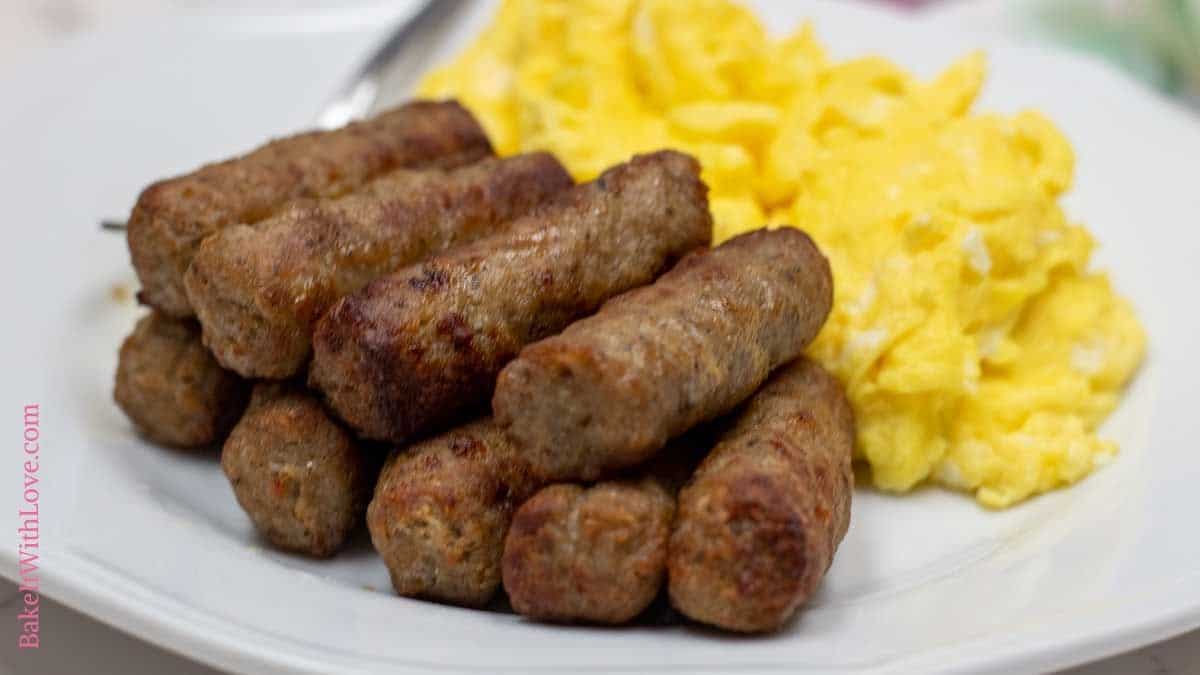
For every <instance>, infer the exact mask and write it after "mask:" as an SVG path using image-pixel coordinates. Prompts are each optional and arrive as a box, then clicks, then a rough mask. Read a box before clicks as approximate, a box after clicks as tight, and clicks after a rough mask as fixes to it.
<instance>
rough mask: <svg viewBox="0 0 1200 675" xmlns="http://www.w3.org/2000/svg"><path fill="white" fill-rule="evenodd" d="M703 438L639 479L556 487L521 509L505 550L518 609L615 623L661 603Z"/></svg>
mask: <svg viewBox="0 0 1200 675" xmlns="http://www.w3.org/2000/svg"><path fill="white" fill-rule="evenodd" d="M710 445H711V444H710V443H709V442H708V441H707V439H706V438H701V437H697V436H696V435H693V434H688V435H687V436H686V437H685V438H684V439H680V440H679V441H674V442H672V443H671V444H670V445H669V446H668V447H667V449H665V450H663V452H661V453H659V455H658V456H657V457H655V459H654V461H653V462H652V463H651V465H650V466H648V467H646V468H645V469H643V470H641V471H639V472H638V473H640V474H641V475H640V477H637V478H627V479H623V480H610V481H605V482H603V483H597V484H596V485H593V486H591V487H586V488H585V487H581V486H579V485H575V484H572V483H559V484H557V485H551V486H549V487H546V488H543V489H542V490H540V491H538V493H537V494H535V495H534V496H533V497H531V498H530V499H529V500H528V501H526V502H525V503H524V504H522V505H521V508H519V509H517V513H516V515H514V516H513V521H512V526H511V527H510V528H509V530H508V536H507V538H506V539H505V543H504V560H503V572H504V589H505V591H507V592H508V599H509V602H511V603H512V607H513V609H514V610H515V611H516V612H517V613H519V614H523V615H525V616H529V617H532V618H535V619H542V620H547V621H561V622H575V621H579V622H589V623H606V624H619V623H625V622H627V621H630V620H631V619H633V618H634V617H636V616H637V615H639V614H641V612H642V611H643V610H644V609H646V607H648V606H649V605H650V603H651V602H652V601H653V600H654V598H655V597H656V596H657V595H658V591H659V588H660V587H661V586H662V583H663V579H664V578H665V577H666V567H667V538H668V536H669V535H670V528H671V520H672V518H673V517H674V515H675V495H676V492H677V491H678V489H679V486H680V485H682V484H683V482H684V481H685V480H686V479H687V477H688V476H689V475H690V473H691V470H692V469H693V468H695V465H696V463H697V462H698V461H699V459H700V457H701V456H702V454H703V451H705V450H707V449H708V447H710Z"/></svg>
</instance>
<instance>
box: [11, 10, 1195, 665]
mask: <svg viewBox="0 0 1200 675" xmlns="http://www.w3.org/2000/svg"><path fill="white" fill-rule="evenodd" d="M758 4H759V5H760V6H761V9H762V12H763V16H764V17H766V18H767V19H768V20H769V21H770V22H771V25H773V26H776V27H778V28H780V29H786V28H787V27H789V26H791V25H792V24H793V23H794V22H795V20H796V19H797V18H799V17H802V16H812V17H813V18H815V19H816V20H817V24H818V31H819V34H820V35H821V37H822V38H823V39H824V40H826V41H827V42H828V43H830V44H831V45H832V46H833V48H834V51H835V52H836V53H837V54H838V55H842V56H845V55H850V54H857V53H861V52H864V51H880V52H883V53H884V54H886V55H888V56H889V57H891V58H894V59H896V60H898V61H901V62H903V63H906V64H908V65H910V66H911V67H913V68H915V69H916V70H917V71H918V72H920V73H923V74H931V73H933V72H934V71H936V69H937V68H938V67H940V66H943V65H945V64H948V63H949V62H950V61H951V60H952V59H953V58H954V56H956V55H958V54H960V53H962V52H964V51H966V50H968V49H970V48H972V47H975V46H980V45H981V44H982V43H984V42H987V41H988V40H989V39H987V38H984V37H983V36H972V35H967V34H964V33H963V32H962V31H952V30H948V29H947V28H946V27H945V26H939V25H938V24H936V23H933V22H929V21H922V22H915V21H909V20H901V19H898V18H895V17H892V16H891V15H887V14H883V13H879V12H876V11H873V10H871V11H868V10H864V9H860V8H857V7H850V6H846V5H842V4H838V3H833V2H830V3H794V2H779V3H765V2H764V3H758ZM403 9H404V8H403V7H401V8H399V9H396V8H386V7H382V8H381V7H373V6H360V7H359V8H357V9H356V10H355V11H353V12H345V11H333V10H326V11H323V12H321V11H318V12H315V13H314V14H312V15H309V16H302V17H298V18H296V17H293V18H289V19H287V20H286V21H284V20H280V19H278V18H271V19H262V18H253V17H221V16H206V15H197V16H190V17H186V18H184V19H172V20H167V19H161V20H155V21H154V22H149V23H142V24H137V25H132V26H129V27H127V28H126V29H124V30H120V31H116V32H109V33H106V34H103V35H100V36H96V37H93V38H88V39H86V40H83V41H79V42H75V43H73V44H71V45H69V46H67V47H65V48H62V49H60V50H58V51H57V52H56V53H54V54H52V55H51V56H49V57H48V58H46V59H44V60H43V61H41V62H39V63H37V64H32V65H29V66H27V67H25V68H24V69H22V70H20V71H17V72H10V73H9V74H7V76H5V77H4V78H3V80H0V91H3V92H4V101H5V103H6V105H5V107H4V109H3V110H0V136H2V140H3V143H2V144H0V147H2V148H3V152H2V155H0V185H2V186H4V187H3V190H4V193H3V200H2V201H0V203H2V204H3V207H4V210H3V214H4V216H5V218H6V221H7V230H6V232H5V234H6V235H7V238H6V245H5V246H4V247H3V255H4V264H3V265H2V266H0V269H2V270H3V272H2V274H3V275H4V282H5V283H4V288H5V289H6V293H5V295H4V299H3V303H4V305H3V309H4V310H5V311H4V314H3V316H4V317H5V321H6V326H5V328H4V331H3V333H0V347H2V348H3V354H4V357H5V359H6V363H5V370H4V374H5V378H4V380H3V383H2V384H0V395H2V396H3V404H2V406H0V410H3V411H5V413H4V414H5V417H6V419H8V420H9V423H8V424H7V425H6V426H5V427H4V428H5V429H6V430H7V431H5V432H4V433H5V434H7V435H8V441H6V442H5V446H6V447H7V448H10V450H9V452H10V453H12V454H8V455H5V457H7V458H8V459H7V460H6V461H7V462H8V465H7V466H6V467H4V472H5V475H7V476H9V478H8V479H7V480H6V481H5V485H6V486H7V487H3V488H0V500H3V501H4V502H5V503H7V504H9V506H10V508H11V507H14V506H16V505H17V504H18V503H19V500H20V492H19V487H18V483H19V481H18V480H17V476H18V475H19V473H20V464H21V462H22V461H23V460H22V458H21V457H19V454H20V453H19V451H18V450H17V448H19V443H18V438H17V437H18V434H19V433H20V432H19V427H18V424H17V423H16V422H15V421H14V420H17V419H19V413H18V411H19V410H20V408H21V406H22V405H24V404H26V403H32V402H37V403H40V405H41V411H42V412H41V418H42V425H43V427H42V429H43V435H44V437H43V451H42V468H41V471H40V476H41V484H40V487H41V489H42V491H41V503H42V506H41V508H42V547H43V550H42V553H43V557H42V560H41V563H42V565H43V568H42V580H43V584H44V590H45V591H46V592H47V593H49V594H50V595H53V596H54V597H56V598H59V599H61V600H62V601H64V602H66V603H68V604H70V605H72V606H74V607H77V608H79V609H81V610H83V611H85V612H87V613H89V614H92V615H94V616H96V617H98V618H100V619H102V620H104V621H107V622H110V623H113V624H114V625H116V626H118V627H120V628H123V629H125V630H128V631H130V632H132V633H134V634H136V635H139V636H142V637H144V638H145V639H148V640H151V641H153V642H156V643H158V644H161V645H164V646H167V647H169V648H171V649H174V650H177V651H180V652H183V653H186V654H188V655H190V656H192V657H195V658H197V659H200V660H202V661H205V662H208V663H211V664H214V665H217V666H220V667H223V668H227V669H230V670H237V671H241V672H246V673H266V672H311V673H328V672H378V671H387V672H410V671H424V670H439V671H447V670H449V671H477V672H497V671H515V672H562V671H564V670H567V669H586V670H588V671H596V672H600V671H626V672H628V671H650V672H694V671H697V670H703V671H710V672H727V671H737V672H751V671H772V672H778V671H785V670H786V671H820V672H828V671H855V672H860V671H861V672H894V671H906V672H908V671H924V672H928V671H939V670H951V671H972V672H1014V671H1024V670H1034V669H1043V668H1051V667H1061V666H1066V665H1069V664H1074V663H1079V662H1083V661H1086V660H1091V659H1096V658H1100V657H1102V656H1105V655H1108V654H1111V653H1115V652H1117V651H1120V650H1124V649H1128V648H1132V647H1134V646H1137V645H1139V644H1143V643H1145V642H1148V641H1151V640H1154V639H1159V638H1165V637H1168V636H1170V635H1172V634H1175V633H1179V632H1182V631H1184V630H1187V629H1189V628H1192V627H1194V626H1197V625H1200V537H1197V536H1196V535H1197V526H1196V523H1195V517H1196V515H1197V512H1198V505H1200V500H1198V499H1197V496H1196V495H1197V492H1198V487H1200V486H1198V485H1197V483H1198V482H1200V452H1197V450H1196V443H1197V439H1198V438H1200V423H1198V421H1197V420H1198V419H1200V415H1197V414H1196V413H1195V411H1194V410H1193V408H1194V406H1195V401H1196V394H1197V386H1196V384H1195V383H1196V378H1197V376H1198V375H1200V372H1198V370H1200V369H1197V368H1196V365H1197V362H1198V357H1197V356H1196V354H1197V351H1196V345H1197V344H1200V330H1198V328H1200V322H1198V320H1197V313H1196V305H1197V303H1196V300H1195V293H1196V291H1197V289H1198V288H1200V284H1198V283H1197V281H1198V280H1200V279H1198V274H1197V272H1196V269H1197V267H1196V266H1197V253H1198V252H1200V246H1198V243H1200V235H1198V234H1197V228H1196V225H1197V220H1196V218H1197V214H1198V213H1200V183H1198V182H1197V178H1198V176H1200V124H1197V122H1196V120H1195V119H1194V118H1191V117H1189V116H1188V114H1187V113H1184V112H1183V111H1181V110H1179V109H1176V108H1175V107H1173V106H1172V105H1171V104H1168V103H1166V102H1165V101H1162V100H1159V99H1158V98H1156V97H1155V96H1154V95H1152V94H1150V93H1148V92H1147V91H1144V90H1143V89H1142V88H1140V87H1139V86H1137V85H1135V84H1133V83H1131V82H1129V81H1127V80H1126V79H1124V78H1123V77H1122V76H1120V75H1118V74H1116V73H1114V72H1112V71H1110V70H1108V69H1106V68H1105V67H1102V66H1100V65H1097V64H1095V63H1092V62H1090V61H1086V60H1082V59H1080V58H1077V57H1071V56H1067V55H1064V54H1060V53H1056V52H1050V51H1044V50H1040V49H1034V48H1028V47H1014V46H1007V45H1001V44H988V45H984V46H988V47H989V50H990V54H991V62H992V76H991V79H990V81H989V83H988V86H987V89H986V94H985V96H984V98H983V105H984V106H985V107H988V108H996V109H1000V110H1004V111H1013V110H1016V109H1018V108H1021V107H1026V106H1036V107H1039V108H1041V109H1043V110H1045V111H1046V112H1048V113H1049V114H1050V116H1051V117H1052V118H1053V119H1055V120H1056V121H1057V122H1058V123H1059V124H1060V125H1061V127H1062V128H1063V129H1064V130H1065V132H1066V133H1067V135H1068V136H1069V137H1070V138H1071V140H1072V142H1073V143H1074V145H1075V147H1076V149H1077V152H1078V157H1079V162H1078V180H1077V185H1076V188H1075V190H1074V191H1073V193H1072V194H1071V195H1070V197H1069V199H1068V207H1069V211H1070V214H1071V215H1072V216H1073V217H1074V218H1077V219H1079V220H1082V221H1083V222H1086V223H1087V224H1088V225H1089V226H1090V227H1091V229H1092V231H1093V232H1094V233H1095V234H1096V236H1097V237H1098V239H1099V241H1100V242H1102V249H1101V251H1100V254H1099V259H1100V262H1101V263H1102V264H1103V265H1105V266H1108V267H1110V268H1111V270H1112V271H1113V275H1114V277H1115V280H1116V282H1117V285H1118V287H1119V288H1120V289H1121V290H1122V291H1123V292H1124V293H1126V294H1127V295H1129V296H1130V297H1131V298H1132V299H1133V300H1134V302H1135V304H1136V306H1137V308H1138V311H1139V313H1140V315H1141V318H1142V320H1143V321H1144V322H1145V325H1146V327H1147V329H1148V331H1149V335H1150V355H1149V358H1148V360H1147V363H1146V366H1145V368H1144V369H1143V370H1142V371H1141V373H1140V375H1139V376H1138V378H1137V380H1136V381H1135V383H1134V385H1133V387H1132V389H1131V390H1130V392H1129V395H1128V397H1127V398H1126V400H1125V402H1124V403H1123V405H1122V406H1121V407H1120V409H1119V410H1118V411H1117V413H1116V414H1115V415H1114V416H1113V417H1112V419H1111V420H1110V421H1109V423H1108V424H1107V425H1106V427H1105V429H1104V432H1105V434H1106V435H1108V436H1110V437H1112V438H1114V439H1116V440H1117V441H1119V442H1120V444H1121V447H1122V452H1121V454H1120V455H1119V457H1118V458H1117V460H1116V461H1115V462H1114V463H1113V464H1112V465H1111V466H1109V467H1108V468H1106V469H1104V470H1102V471H1100V472H1099V473H1098V474H1096V475H1095V476H1093V477H1092V478H1089V479H1088V480H1086V481H1084V482H1083V483H1082V484H1081V485H1080V486H1078V487H1076V488H1073V489H1071V490H1066V491H1062V492H1058V493H1054V494H1051V495H1048V496H1046V497H1042V498H1039V499H1035V500H1033V501H1031V502H1029V503H1028V504H1025V505H1023V506H1021V507H1019V508H1016V509H1012V510H1010V511H1006V512H1004V513H989V512H986V511H984V510H982V509H980V508H978V507H977V506H975V504H974V503H973V502H971V501H970V500H968V499H966V498H964V497H961V496H958V495H953V494H947V493H944V492H941V491H939V490H935V489H930V490H924V491H921V492H919V493H918V494H915V495H912V496H909V497H905V498H894V497H885V496H881V495H879V494H875V493H872V492H871V491H868V490H859V491H858V493H857V494H856V495H855V505H854V518H853V526H852V528H851V531H850V534H849V535H848V537H847V539H846V541H845V543H844V544H843V545H842V548H841V550H840V551H839V553H838V557H837V560H836V563H835V565H834V567H833V569H832V570H831V573H830V575H829V578H828V579H827V581H826V583H825V585H824V587H823V589H822V590H821V592H820V594H819V596H818V597H817V598H816V599H815V601H814V602H812V603H811V606H810V607H808V609H807V610H806V611H805V612H803V614H802V616H801V617H800V618H799V620H798V621H796V622H795V623H794V624H793V625H792V626H791V627H790V628H789V629H788V630H786V631H784V632H783V633H781V634H779V635H775V636H771V637H765V638H756V639H748V638H734V637H729V636H723V635H718V634H715V633H712V632H708V631H705V630H701V629H694V628H679V627H676V628H649V627H643V628H635V629H628V630H595V629H587V628H561V627H549V626H541V625H535V624H531V623H528V622H525V621H523V620H521V619H519V618H516V617H513V616H507V615H501V614H494V613H485V612H477V611H470V610H464V609H458V608H454V607H445V606H440V605H434V604H428V603H422V602H417V601H413V600H406V599H400V598H397V597H395V596H393V595H392V594H391V593H390V592H389V589H388V583H387V577H386V574H385V571H384V568H383V566H382V564H381V563H380V562H379V560H378V559H377V558H376V557H375V556H374V555H373V553H372V552H371V551H370V549H369V547H368V546H366V544H365V542H364V541H363V540H361V539H360V541H359V542H358V544H357V546H356V548H354V549H353V550H352V551H350V552H348V553H345V554H343V555H341V556H339V557H337V558H336V559H335V560H334V561H333V562H327V563H317V562H311V561H308V560H305V559H302V558H299V557H294V556H289V555H284V554H280V553H277V552H274V551H272V550H270V549H268V548H266V547H265V546H264V545H263V544H262V542H261V541H259V540H258V539H257V538H256V537H255V536H254V534H253V532H252V530H251V528H250V526H249V524H248V522H247V521H246V519H245V517H244V516H243V515H242V514H241V512H240V511H239V509H238V507H237V505H236V504H235V503H234V500H233V498H232V495H231V493H230V491H229V489H228V487H227V485H226V483H225V481H224V479H223V478H222V476H221V474H220V472H219V470H218V468H217V466H216V463H215V457H212V456H204V457H197V456H193V455H187V454H184V453H179V452H171V451H165V450H162V449H159V448H155V447H151V446H149V445H147V444H145V443H143V442H141V441H139V440H138V439H137V438H136V437H135V436H134V435H133V434H132V433H131V431H130V428H129V425H128V424H127V423H126V421H125V420H124V419H123V418H122V416H121V415H120V413H119V412H118V411H117V409H116V408H115V407H114V406H113V405H112V403H111V378H112V373H113V369H114V366H115V353H116V345H117V344H118V342H119V341H120V339H121V337H122V336H123V335H124V334H125V333H126V332H127V331H128V330H129V328H130V326H131V325H132V324H133V321H134V318H135V316H136V314H137V310H136V308H135V307H133V305H132V304H130V303H129V302H128V301H126V302H117V301H115V300H114V299H112V294H111V289H113V288H114V287H115V286H120V287H124V288H126V289H129V288H133V286H134V277H133V274H132V271H131V270H130V268H129V264H128V258H127V254H126V251H125V247H124V242H123V241H122V238H121V237H119V236H114V235H111V234H105V233H101V232H98V231H97V230H96V226H95V223H96V220H97V218H98V217H101V216H118V217H119V216H121V215H123V214H125V213H126V212H127V211H128V208H129V206H130V205H131V202H132V200H133V198H134V197H135V196H136V194H137V192H138V190H139V189H140V188H141V187H142V186H143V185H144V184H145V183H147V182H149V181H150V180H152V179H154V178H156V177H159V176H162V175H165V174H169V173H172V172H177V171H181V170H186V169H189V168H191V167H193V166H195V165H196V164H198V163H200V162H202V161H205V160H210V159H213V158H216V157H221V156H224V155H227V154H230V153H233V152H235V151H238V150H241V149H244V148H247V147H250V146H253V145H255V144H256V143H257V142H259V141H261V140H262V139H263V138H265V137H266V136H268V135H271V134H278V133H282V132H285V131H288V130H291V129H295V128H298V127H302V126H304V125H306V124H307V123H308V121H309V120H311V119H312V118H313V116H314V115H315V113H316V110H317V109H318V107H319V105H320V103H321V102H322V100H323V97H324V95H325V93H326V92H328V91H330V90H331V89H332V88H333V87H334V85H335V84H336V83H337V82H339V80H340V78H341V77H342V76H343V75H344V74H345V73H346V72H348V70H349V69H350V68H351V67H352V65H353V64H354V63H355V62H356V61H357V60H358V59H359V58H360V57H361V56H362V55H363V53H364V50H365V49H367V48H368V47H369V45H370V44H371V43H372V42H373V41H374V40H375V39H377V38H378V37H379V35H380V32H379V31H380V30H381V29H382V28H383V27H384V26H385V25H386V22H387V20H388V18H389V17H392V16H395V15H396V14H397V13H399V12H401V11H402V10H403ZM466 33H467V31H466V30H465V29H464V31H461V34H460V35H458V36H457V37H456V39H458V40H461V39H462V38H465V37H466ZM452 47H453V45H448V46H447V49H450V48H452ZM15 511H16V509H15V508H13V509H12V511H10V513H14V516H15ZM10 541H14V540H10ZM16 569H17V567H16V551H15V544H9V545H5V546H3V547H0V572H2V573H3V574H4V575H5V576H9V577H12V576H14V575H15V572H16ZM43 630H44V631H45V635H44V636H43V641H44V642H46V643H54V644H57V645H59V646H60V647H59V648H67V647H66V646H65V645H66V643H65V642H64V641H63V640H64V639H65V637H66V636H53V630H54V627H53V626H50V625H46V626H43ZM52 636H53V637H52Z"/></svg>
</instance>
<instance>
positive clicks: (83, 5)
mask: <svg viewBox="0 0 1200 675" xmlns="http://www.w3.org/2000/svg"><path fill="white" fill-rule="evenodd" d="M973 3H975V6H974V7H972V4H973ZM234 4H237V3H235V2H233V0H91V1H88V0H0V68H4V67H12V66H16V65H18V64H19V63H20V61H21V60H22V59H23V58H33V57H34V56H35V55H36V54H37V50H38V49H39V48H40V47H42V46H44V45H47V44H52V43H53V42H55V41H56V40H59V39H62V38H64V37H66V36H68V35H72V34H75V33H79V32H83V31H90V30H97V29H98V28H102V27H103V26H104V25H106V24H108V23H110V22H113V21H120V20H122V19H126V18H130V17H134V16H139V15H144V14H149V13H155V12H167V11H172V10H173V9H174V8H180V7H195V6H197V5H217V6H220V5H229V6H233V5H234ZM255 4H256V5H259V6H263V5H266V6H271V7H273V8H275V9H284V8H285V7H286V6H288V5H289V4H293V5H296V4H298V5H304V6H308V7H312V6H313V5H321V4H338V3H336V2H334V1H333V0H258V2H256V3H255ZM997 7H999V3H998V2H996V1H995V0H984V1H983V2H977V0H960V1H959V2H958V3H956V4H955V8H954V11H955V13H957V14H960V15H961V17H962V19H963V20H964V21H967V22H972V21H974V22H977V23H979V24H980V25H983V24H987V23H992V21H993V19H995V17H996V16H997V11H996V8H997ZM18 598H19V594H18V593H17V591H16V587H15V586H14V585H13V584H11V583H9V582H8V581H5V580H0V613H10V612H11V613H15V611H16V607H17V603H18V602H19V600H18ZM41 626H42V630H43V635H42V647H41V648H40V649H38V650H25V651H22V650H19V649H18V648H17V645H16V637H15V636H16V632H15V631H16V629H15V624H14V626H13V627H12V628H13V632H12V633H11V635H10V639H3V638H0V674H3V675H8V674H10V673H14V674H15V673H21V674H22V675H25V674H28V675H65V674H74V673H95V674H97V675H99V674H101V673H122V674H124V675H159V674H161V673H171V674H172V675H217V673H218V671H216V670H213V669H212V668H208V667H207V666H204V665H201V664H198V663H195V662H193V661H190V660H188V659H185V658H183V657H181V656H178V655H176V654H174V653H172V652H170V651H167V650H164V649H160V648H158V647H155V646H153V645H150V644H148V643H145V642H142V641H140V640H138V639H137V638H135V637H132V636H130V635H127V634H125V633H123V632H121V630H120V629H119V627H116V628H114V627H111V626H108V625H105V624H103V623H101V622H99V621H96V620H94V619H91V618H90V617H87V616H84V615H82V614H79V613H78V612H76V611H74V610H72V609H70V608H67V607H65V606H63V605H61V604H59V603H56V602H54V601H53V600H51V599H49V598H45V597H43V599H42V603H41ZM1065 672H1066V673H1069V674H1070V675H1200V630H1197V631H1193V632H1191V633H1188V634H1185V635H1182V636H1179V637H1177V638H1175V639H1172V640H1167V641H1165V642H1160V643H1158V644H1154V645H1150V646H1148V647H1145V648H1143V649H1139V650H1136V651H1133V652H1129V653H1126V654H1122V655H1120V656H1116V657H1113V658H1110V659H1106V660H1104V661H1100V662H1097V663H1093V664H1090V665H1087V666H1083V667H1080V668H1075V669H1072V670H1070V671H1065Z"/></svg>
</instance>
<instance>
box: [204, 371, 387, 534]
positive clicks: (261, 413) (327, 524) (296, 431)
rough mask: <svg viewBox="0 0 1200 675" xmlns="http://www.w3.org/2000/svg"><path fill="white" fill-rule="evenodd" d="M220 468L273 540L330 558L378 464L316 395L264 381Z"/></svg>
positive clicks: (359, 509)
mask: <svg viewBox="0 0 1200 675" xmlns="http://www.w3.org/2000/svg"><path fill="white" fill-rule="evenodd" d="M221 468H222V469H223V470H224V471H225V476H226V477H227V478H228V479H229V484H230V485H231V486H232V487H233V492H234V495H235V496H236V497H237V500H238V503H239V504H241V506H242V509H243V510H244V511H245V512H246V515H248V516H250V520H251V521H253V523H254V526H255V527H256V528H257V529H258V531H259V532H260V533H262V535H263V536H264V537H265V538H266V539H267V540H268V541H270V542H271V543H273V544H275V545H276V546H279V547H280V548H283V549H287V550H289V551H298V552H300V553H307V554H309V555H313V556H318V557H326V556H330V555H333V554H334V553H336V552H337V551H338V549H340V548H341V547H342V544H343V543H345V541H346V538H347V537H348V536H349V535H350V533H351V532H352V531H353V530H354V528H355V527H356V526H357V525H358V524H359V523H360V522H362V518H363V511H364V510H365V509H366V505H367V499H368V498H369V497H370V491H371V485H372V484H373V479H374V477H375V470H376V469H378V462H372V461H371V459H370V457H369V454H368V452H367V451H366V449H364V448H362V447H360V446H359V444H358V443H356V442H355V441H354V439H353V438H351V437H350V435H349V434H348V433H346V431H345V430H343V429H342V428H341V427H340V426H339V425H338V424H337V423H336V422H334V421H333V420H331V419H329V416H328V415H327V414H326V413H325V410H324V409H323V408H322V407H321V404H320V402H319V401H318V400H317V399H316V398H315V397H314V396H313V395H312V394H310V393H308V392H306V391H304V390H303V389H302V388H300V387H297V386H295V385H289V384H279V383H271V382H262V383H259V384H257V385H255V387H254V392H253V394H252V395H251V400H250V407H249V408H247V409H246V414H245V415H243V416H242V419H241V421H239V422H238V424H237V426H236V427H234V428H233V431H232V432H231V433H230V434H229V438H228V439H227V440H226V441H225V447H224V449H223V450H222V451H221Z"/></svg>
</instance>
